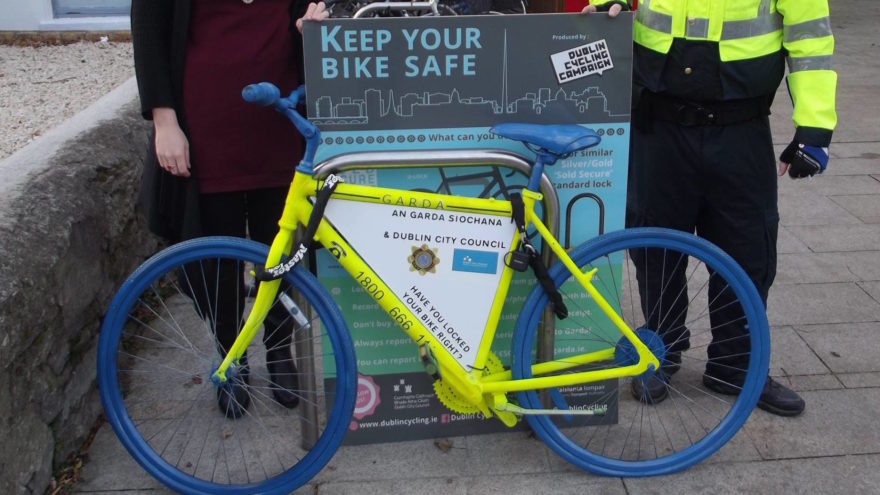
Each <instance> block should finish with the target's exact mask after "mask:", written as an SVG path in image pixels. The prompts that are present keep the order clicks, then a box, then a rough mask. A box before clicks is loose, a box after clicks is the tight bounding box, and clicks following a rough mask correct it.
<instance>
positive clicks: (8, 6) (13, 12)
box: [0, 0, 131, 31]
mask: <svg viewBox="0 0 880 495" xmlns="http://www.w3.org/2000/svg"><path fill="white" fill-rule="evenodd" d="M75 3H76V5H78V6H82V5H85V4H87V2H85V1H83V0H77V1H76V2H75ZM104 4H105V3H104V2H101V1H100V0H98V1H96V2H95V5H96V6H102V5H104ZM0 12H2V15H0V31H71V30H73V31H118V30H128V29H129V28H130V27H131V24H130V22H129V20H128V16H127V15H119V16H99V17H98V16H96V17H83V16H77V17H55V13H54V9H53V6H52V0H0Z"/></svg>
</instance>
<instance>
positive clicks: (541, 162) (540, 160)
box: [527, 149, 559, 192]
mask: <svg viewBox="0 0 880 495" xmlns="http://www.w3.org/2000/svg"><path fill="white" fill-rule="evenodd" d="M535 155H536V156H535V163H534V165H532V174H531V176H529V185H528V186H527V187H528V190H529V191H532V192H538V189H539V188H540V187H541V176H542V175H544V166H545V165H553V164H554V163H556V160H557V159H558V158H559V157H557V156H556V155H554V154H553V153H548V152H547V151H546V150H543V149H539V150H537V151H535Z"/></svg>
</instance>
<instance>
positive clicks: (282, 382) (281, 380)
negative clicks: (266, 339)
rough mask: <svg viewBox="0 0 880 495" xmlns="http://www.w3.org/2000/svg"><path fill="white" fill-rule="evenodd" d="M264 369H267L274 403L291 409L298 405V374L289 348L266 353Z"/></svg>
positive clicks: (285, 347)
mask: <svg viewBox="0 0 880 495" xmlns="http://www.w3.org/2000/svg"><path fill="white" fill-rule="evenodd" d="M266 368H268V369H269V380H270V382H271V383H270V385H271V386H272V395H273V396H275V401H276V402H278V403H279V404H281V405H282V406H284V407H286V408H288V409H293V408H294V407H296V406H297V404H299V395H298V394H299V373H298V372H297V370H296V365H295V364H293V357H292V356H291V355H290V348H289V347H288V346H284V347H282V348H280V349H273V350H271V351H266Z"/></svg>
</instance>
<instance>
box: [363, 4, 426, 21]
mask: <svg viewBox="0 0 880 495" xmlns="http://www.w3.org/2000/svg"><path fill="white" fill-rule="evenodd" d="M438 3H439V2H437V0H429V1H425V2H382V1H379V2H372V3H368V4H367V5H364V6H363V7H361V8H359V9H358V10H357V12H355V13H354V15H353V16H351V17H352V19H357V18H359V17H363V16H365V15H367V14H369V13H370V12H374V11H377V10H385V9H389V10H392V11H395V12H406V11H410V10H412V11H422V10H430V11H431V13H432V14H433V15H439V11H438V10H437V4H438Z"/></svg>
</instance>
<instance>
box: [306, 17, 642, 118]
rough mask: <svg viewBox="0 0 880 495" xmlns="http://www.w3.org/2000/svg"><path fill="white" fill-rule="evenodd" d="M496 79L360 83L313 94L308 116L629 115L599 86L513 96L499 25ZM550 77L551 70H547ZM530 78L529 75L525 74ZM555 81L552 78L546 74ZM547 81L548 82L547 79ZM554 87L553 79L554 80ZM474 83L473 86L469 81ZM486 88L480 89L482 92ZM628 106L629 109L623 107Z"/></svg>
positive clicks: (537, 90) (540, 89) (542, 89)
mask: <svg viewBox="0 0 880 495" xmlns="http://www.w3.org/2000/svg"><path fill="white" fill-rule="evenodd" d="M502 50H503V55H502V57H501V60H502V67H501V70H500V73H501V79H500V81H499V83H500V84H498V85H496V86H495V87H494V88H492V87H491V86H489V85H480V86H476V87H477V88H486V89H488V90H489V91H491V92H492V93H494V94H488V95H487V94H485V93H484V94H465V91H466V90H462V89H459V87H458V86H453V87H451V88H450V89H449V90H448V91H436V90H434V91H430V90H422V91H412V90H409V91H406V90H404V91H401V90H400V88H399V87H398V88H397V90H395V89H394V88H393V87H392V88H387V89H380V88H375V87H369V88H365V89H364V90H363V93H362V94H361V95H359V96H353V95H351V94H349V95H346V96H338V95H337V96H335V97H333V96H328V95H323V96H319V97H317V98H316V99H315V100H314V101H313V102H312V104H313V108H311V111H310V112H309V113H310V120H312V122H314V123H315V124H316V125H318V126H321V127H322V128H323V129H325V130H357V129H358V128H364V129H367V128H369V129H377V128H381V129H400V128H412V127H413V124H412V122H413V119H417V121H418V122H420V125H418V126H415V127H426V126H425V123H430V127H433V128H437V127H457V126H460V125H462V123H463V122H467V123H468V125H484V126H491V125H493V124H495V123H497V122H499V121H511V120H516V121H520V122H533V123H543V122H565V121H574V122H609V121H616V120H628V117H629V114H628V113H622V114H620V113H615V112H613V111H612V109H610V108H609V105H608V99H607V98H606V96H605V94H604V93H603V92H602V90H601V89H600V87H599V86H598V85H593V86H589V87H583V86H582V85H581V86H579V85H572V86H573V89H571V90H566V89H565V87H562V86H560V87H557V88H555V89H554V88H553V87H550V86H549V85H547V84H541V85H540V87H537V88H535V89H531V90H526V91H522V92H518V93H517V94H516V95H512V94H511V91H510V84H509V67H508V43H507V29H505V30H504V39H503V46H502ZM550 75H551V76H552V73H551V74H550ZM530 79H532V80H534V78H530ZM551 80H552V82H553V83H555V79H551ZM551 80H548V81H547V82H551ZM554 86H556V84H554ZM472 87H473V85H472ZM486 89H483V91H485V90H486ZM627 110H628V109H627Z"/></svg>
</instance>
